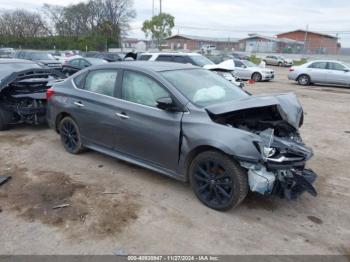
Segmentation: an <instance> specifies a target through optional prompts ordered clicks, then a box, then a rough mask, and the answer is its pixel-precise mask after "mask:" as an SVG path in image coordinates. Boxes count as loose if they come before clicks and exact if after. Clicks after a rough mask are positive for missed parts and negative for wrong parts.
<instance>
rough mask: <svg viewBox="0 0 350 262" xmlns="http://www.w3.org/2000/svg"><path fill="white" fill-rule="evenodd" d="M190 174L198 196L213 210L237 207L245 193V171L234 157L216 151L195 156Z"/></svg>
mask: <svg viewBox="0 0 350 262" xmlns="http://www.w3.org/2000/svg"><path fill="white" fill-rule="evenodd" d="M189 177H190V183H191V187H192V189H193V191H194V192H195V194H196V196H197V197H198V199H199V200H200V201H201V202H202V203H203V204H205V205H206V206H208V207H210V208H213V209H216V210H227V209H229V208H232V207H236V206H237V205H239V204H240V203H241V202H242V201H243V199H244V198H245V197H246V195H247V193H248V178H247V174H246V173H245V172H244V171H243V170H242V169H241V167H240V166H239V165H238V164H236V163H235V162H234V160H233V159H231V158H230V157H228V156H227V155H225V154H223V153H220V152H217V151H206V152H203V153H201V154H199V155H198V156H196V157H195V158H194V160H193V161H192V163H191V165H190V169H189Z"/></svg>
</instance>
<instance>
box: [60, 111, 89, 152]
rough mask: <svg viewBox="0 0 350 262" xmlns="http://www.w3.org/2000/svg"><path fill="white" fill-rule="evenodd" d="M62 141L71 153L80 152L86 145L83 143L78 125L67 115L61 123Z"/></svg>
mask: <svg viewBox="0 0 350 262" xmlns="http://www.w3.org/2000/svg"><path fill="white" fill-rule="evenodd" d="M59 131H60V135H61V142H62V144H63V146H64V148H65V149H66V150H67V151H68V152H69V153H71V154H78V153H80V152H81V151H82V150H83V149H84V147H83V145H82V143H81V139H80V132H79V128H78V125H77V124H76V123H75V122H74V120H73V119H72V118H71V117H65V118H63V120H62V121H61V123H60V128H59Z"/></svg>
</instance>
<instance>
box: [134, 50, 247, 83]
mask: <svg viewBox="0 0 350 262" xmlns="http://www.w3.org/2000/svg"><path fill="white" fill-rule="evenodd" d="M137 60H143V61H154V62H157V61H158V62H174V63H182V64H192V65H195V66H199V67H203V68H205V69H208V70H210V71H214V72H215V73H217V74H219V75H221V76H222V77H224V78H225V79H226V80H228V81H230V82H231V83H233V84H234V85H236V86H239V87H241V88H243V87H244V84H243V83H242V82H241V81H240V79H239V78H238V77H237V76H236V75H235V74H234V71H235V70H233V69H231V68H227V67H226V66H220V65H216V64H215V63H214V62H213V61H211V60H210V59H208V58H206V57H205V56H203V55H201V54H198V53H142V54H140V55H139V56H138V57H137Z"/></svg>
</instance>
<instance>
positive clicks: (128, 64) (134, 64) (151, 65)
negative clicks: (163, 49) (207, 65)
mask: <svg viewBox="0 0 350 262" xmlns="http://www.w3.org/2000/svg"><path fill="white" fill-rule="evenodd" d="M100 67H112V68H113V67H118V68H125V69H139V70H143V71H154V72H162V71H172V70H181V69H195V68H199V67H197V66H193V65H190V64H181V63H171V62H150V61H123V62H114V63H108V64H103V65H100Z"/></svg>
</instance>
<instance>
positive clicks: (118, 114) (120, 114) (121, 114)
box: [115, 113, 130, 119]
mask: <svg viewBox="0 0 350 262" xmlns="http://www.w3.org/2000/svg"><path fill="white" fill-rule="evenodd" d="M115 114H116V115H117V116H119V117H120V118H123V119H129V118H130V117H129V116H127V115H126V114H125V113H115Z"/></svg>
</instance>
